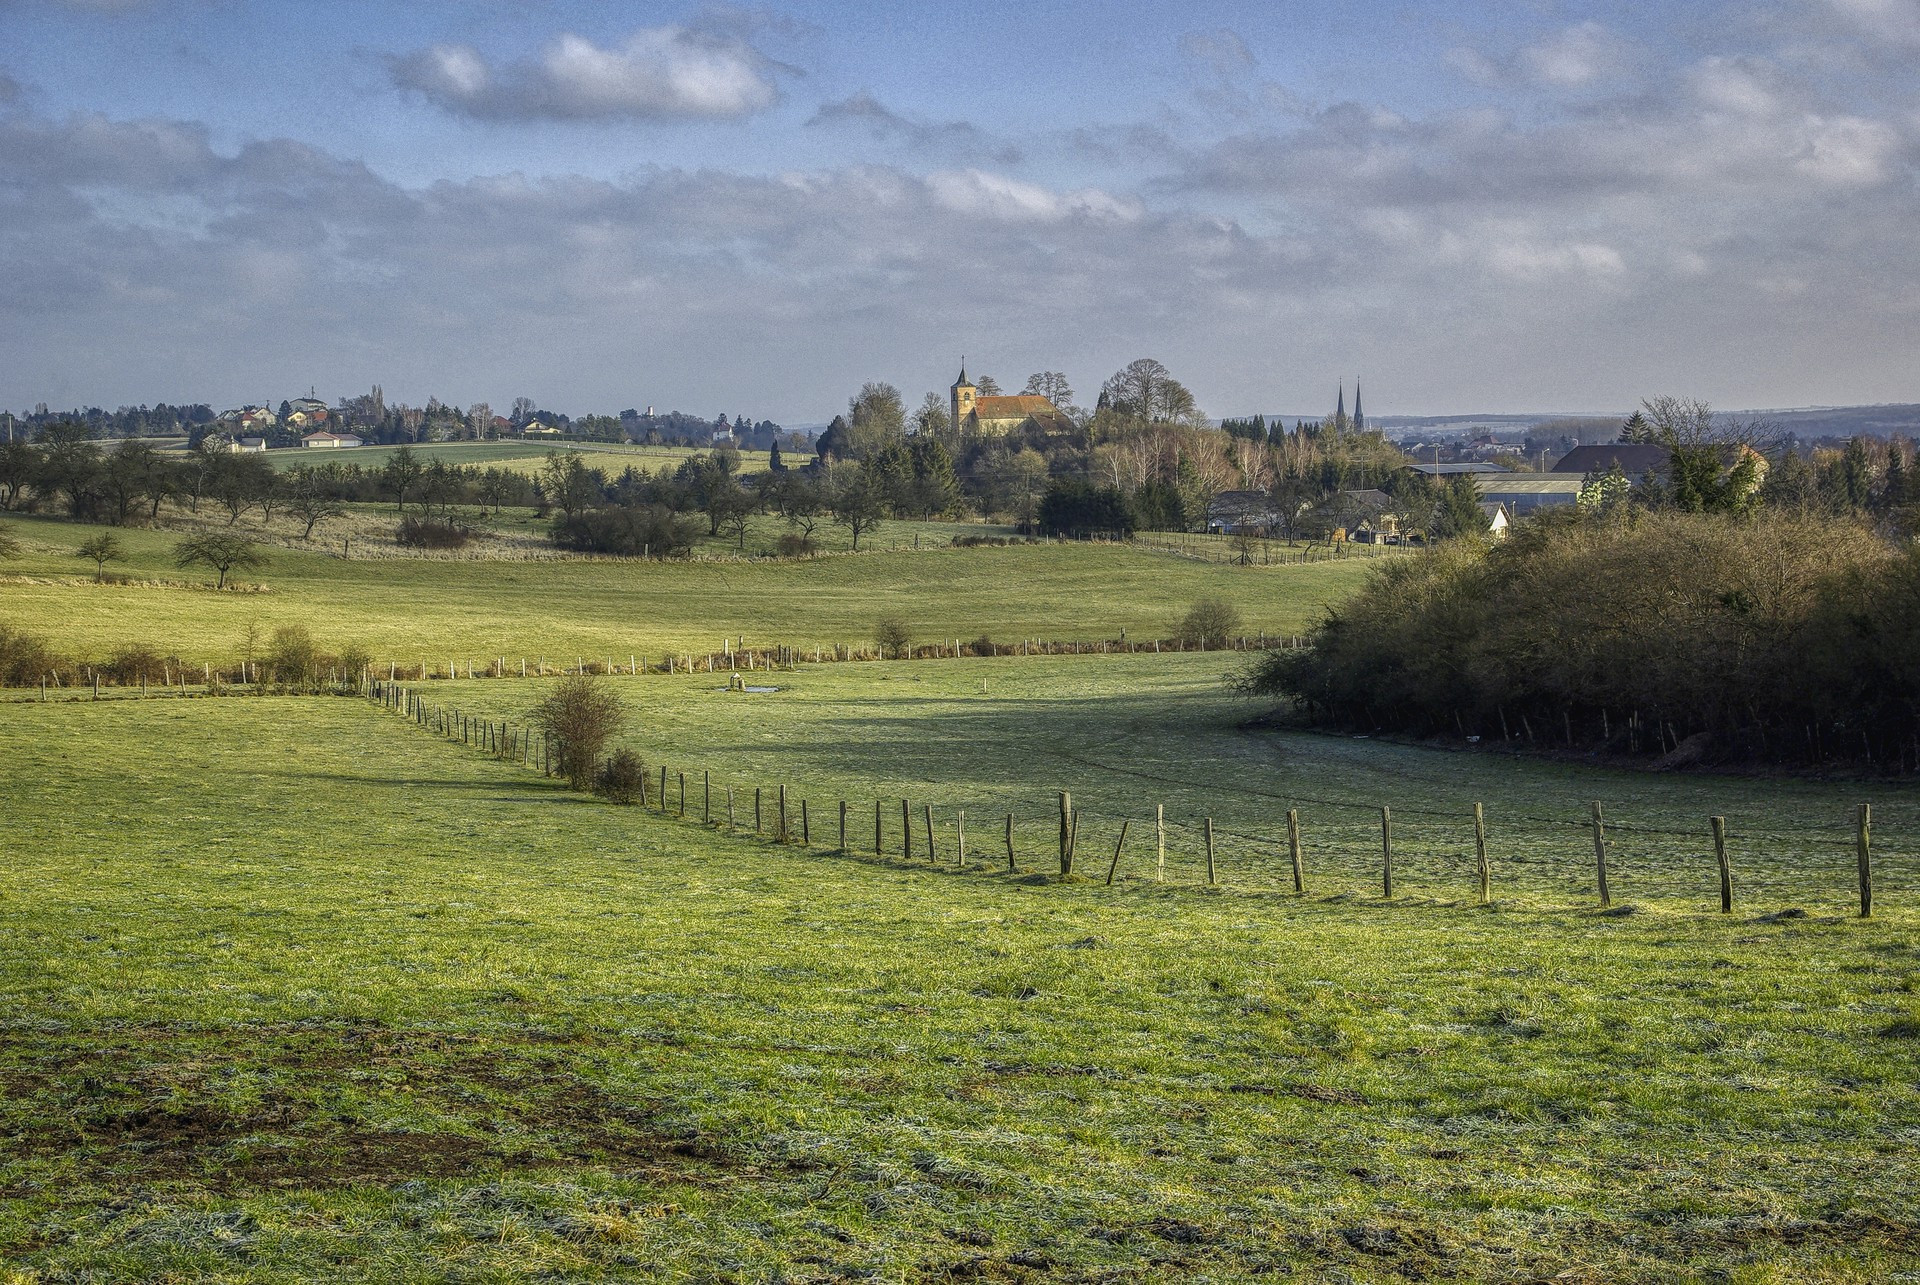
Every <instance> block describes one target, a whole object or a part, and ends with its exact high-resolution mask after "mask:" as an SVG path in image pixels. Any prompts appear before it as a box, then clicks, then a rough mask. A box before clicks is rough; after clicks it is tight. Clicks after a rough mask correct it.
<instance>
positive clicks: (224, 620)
mask: <svg viewBox="0 0 1920 1285" xmlns="http://www.w3.org/2000/svg"><path fill="white" fill-rule="evenodd" d="M8 523H9V525H10V526H11V527H12V528H13V530H14V531H15V532H16V534H17V535H18V536H19V538H20V540H21V543H22V544H23V546H24V549H25V552H24V556H23V557H21V558H20V559H18V560H16V561H12V562H9V563H6V564H4V567H3V568H0V621H5V622H7V623H9V624H12V625H14V626H15V627H17V628H23V629H27V630H30V631H33V632H35V633H38V634H41V635H43V636H45V637H46V638H47V639H48V640H49V642H50V643H51V644H52V645H53V646H54V647H55V648H56V649H57V650H59V651H62V652H67V653H75V654H79V655H83V656H89V657H95V658H105V657H106V656H108V655H110V654H111V653H112V652H113V651H114V650H115V649H116V648H119V647H122V646H125V645H127V644H129V643H142V644H146V645H149V646H151V647H153V648H155V649H156V650H158V651H160V652H161V653H163V654H177V655H179V656H180V657H182V658H183V659H184V660H186V661H187V662H188V663H189V664H195V665H198V664H202V663H209V662H211V663H222V662H225V663H231V662H233V661H234V660H236V659H238V658H239V657H240V655H241V654H242V651H243V649H244V647H245V640H246V637H247V635H248V632H249V630H250V629H251V630H253V631H254V632H255V634H256V635H257V636H258V637H259V638H260V639H262V640H264V639H265V638H266V637H268V636H270V635H271V634H272V632H273V630H274V629H276V628H278V627H280V626H282V625H294V624H297V625H304V626H306V627H308V628H309V629H311V631H312V632H313V634H314V636H315V638H316V639H317V640H318V641H319V642H320V643H321V644H322V645H323V646H327V647H332V648H340V647H344V646H346V645H348V644H350V643H356V644H358V645H360V646H363V647H365V648H367V649H368V650H369V651H370V652H371V653H372V654H373V655H374V656H375V657H377V658H379V659H381V660H389V659H391V660H396V661H401V662H409V663H419V662H420V660H422V659H423V658H424V659H427V660H429V661H430V662H431V663H432V664H434V665H441V664H444V663H446V662H447V661H448V660H450V659H451V660H455V661H459V662H464V661H469V660H470V661H473V662H475V663H485V662H486V661H487V660H489V659H491V658H492V657H496V656H507V657H510V658H512V659H513V660H515V661H517V660H518V659H519V658H521V657H525V658H526V659H527V660H528V661H529V662H533V661H537V660H539V659H540V658H541V657H545V658H547V659H548V660H550V661H552V662H554V663H556V664H558V663H571V661H573V660H574V659H575V658H576V657H578V656H581V655H585V656H601V657H605V656H618V657H621V658H622V659H623V660H624V658H626V657H627V656H630V655H632V654H634V653H639V654H641V655H650V656H654V657H656V658H657V657H659V656H662V655H664V654H665V653H666V652H668V651H687V650H701V651H704V650H706V649H707V648H711V647H718V646H719V645H720V641H721V639H722V638H724V637H727V636H740V635H745V636H746V637H747V639H748V640H749V642H750V643H751V644H753V645H768V644H772V643H776V642H780V643H787V644H790V645H794V646H804V647H814V646H827V645H831V644H835V643H843V644H844V643H854V644H859V645H863V646H864V645H867V644H868V643H870V642H871V641H872V638H873V633H874V626H875V623H876V622H877V621H878V620H879V618H880V617H882V616H883V615H890V614H891V615H898V616H900V617H901V618H902V619H904V620H905V621H907V622H908V624H909V626H910V628H911V630H912V632H913V633H914V635H915V637H916V639H917V640H919V641H921V642H933V641H938V640H947V641H951V640H952V639H953V638H956V637H960V638H966V639H973V638H976V637H978V636H980V635H981V634H983V633H984V634H989V635H991V636H992V637H994V638H996V639H999V640H1003V641H1006V640H1018V639H1020V638H1045V639H1075V638H1078V639H1090V638H1112V637H1117V636H1118V635H1119V634H1120V632H1121V631H1122V630H1125V631H1127V632H1128V633H1129V634H1131V635H1133V636H1135V637H1162V636H1167V635H1168V634H1169V633H1170V631H1171V630H1172V629H1173V627H1174V625H1175V623H1176V622H1177V621H1178V620H1179V618H1180V617H1181V616H1182V615H1183V614H1185V612H1186V611H1187V609H1188V607H1189V606H1190V605H1191V604H1192V603H1193V601H1194V600H1195V599H1198V598H1203V597H1219V598H1224V599H1227V600H1228V601H1230V602H1233V603H1235V604H1236V605H1237V606H1238V608H1239V610H1240V612H1241V614H1242V616H1243V617H1244V620H1245V624H1246V628H1247V630H1248V631H1249V632H1254V631H1258V630H1266V631H1267V632H1269V633H1298V632H1304V630H1305V629H1306V628H1307V627H1308V626H1309V625H1310V624H1311V623H1312V622H1313V621H1314V620H1315V619H1317V618H1318V616H1319V615H1320V613H1321V612H1322V611H1323V610H1324V609H1325V608H1326V606H1327V605H1328V604H1330V603H1333V602H1336V601H1339V600H1340V599H1341V598H1344V597H1345V596H1346V595H1347V594H1348V593H1350V592H1351V591H1352V589H1353V588H1354V586H1356V585H1357V584H1358V583H1359V582H1360V579H1361V578H1362V577H1363V576H1364V575H1365V574H1366V567H1367V563H1366V562H1365V561H1364V560H1352V561H1343V562H1335V563H1320V564H1314V565H1307V566H1285V567H1281V566H1274V567H1236V566H1229V565H1208V564H1201V563H1195V562H1191V561H1188V560H1184V559H1179V558H1175V557H1172V556H1170V555H1167V554H1162V553H1155V552H1149V551H1141V550H1135V549H1129V548H1125V547H1114V546H1094V545H1072V544H1039V545H1022V546H1018V547H1012V548H977V549H956V548H952V547H923V548H921V549H919V550H915V549H913V548H912V547H911V540H912V538H913V537H915V536H924V537H925V539H924V541H923V544H924V545H925V546H932V545H934V544H935V543H936V541H938V542H941V543H945V544H947V545H949V546H950V542H951V539H952V536H953V534H955V533H956V532H955V531H954V530H945V531H942V530H939V529H938V528H939V527H940V526H943V525H944V526H947V527H951V526H953V524H920V523H905V522H896V523H888V524H887V526H886V527H885V528H883V533H884V532H892V533H894V534H895V536H896V538H899V539H902V540H904V541H905V542H906V544H907V547H900V548H894V549H891V550H880V551H875V552H873V553H866V552H863V553H861V554H860V555H858V556H849V557H827V558H821V559H815V560H810V561H801V562H793V561H787V562H775V561H754V562H705V561H694V562H691V563H648V562H639V561H627V560H595V561H587V560H573V561H548V562H541V561H511V560H498V561H477V560H464V561H463V560H453V561H448V560H437V559H432V558H369V559H361V558H341V557H338V556H336V553H337V550H335V551H334V552H328V551H325V549H324V546H322V547H316V548H313V549H281V548H275V549H273V550H271V551H270V552H271V556H272V559H273V561H272V563H271V564H270V565H269V566H267V567H266V568H264V569H262V570H259V571H256V572H251V573H248V575H247V577H246V579H247V580H248V581H250V582H253V583H255V584H258V585H260V586H262V587H263V588H264V590H265V591H264V592H257V593H256V592H241V593H214V592H211V591H210V590H209V589H208V588H206V587H203V586H202V584H201V582H202V581H203V580H204V581H205V583H206V584H207V585H210V584H211V582H212V577H211V576H210V575H207V576H202V575H201V573H199V572H197V571H196V572H191V573H186V572H181V571H179V570H177V569H175V568H174V567H173V565H172V561H171V550H172V548H173V544H174V542H175V541H176V540H177V539H178V534H177V533H174V532H168V531H164V530H151V529H144V528H127V529H123V530H117V531H115V532H114V534H115V535H116V536H118V538H119V539H120V541H121V542H122V544H123V545H124V546H125V547H126V549H127V554H128V556H127V560H126V561H124V562H121V563H116V564H114V566H113V567H112V570H113V571H114V572H115V573H116V575H119V576H123V577H126V578H128V579H129V580H130V581H131V582H130V583H126V584H95V583H93V582H92V570H93V568H92V564H91V563H88V562H84V561H83V560H81V559H80V558H78V557H76V556H75V550H76V549H78V547H79V546H80V544H81V543H82V542H83V541H85V540H86V539H88V538H89V537H90V536H93V535H96V534H98V533H99V532H100V531H101V530H102V528H99V527H91V526H82V525H77V524H73V523H67V522H58V521H53V520H50V519H43V518H20V517H13V518H9V519H8ZM162 582H164V583H162Z"/></svg>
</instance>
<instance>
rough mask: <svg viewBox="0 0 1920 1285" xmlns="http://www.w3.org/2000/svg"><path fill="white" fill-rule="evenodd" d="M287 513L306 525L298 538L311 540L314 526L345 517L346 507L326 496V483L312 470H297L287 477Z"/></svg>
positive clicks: (330, 496)
mask: <svg viewBox="0 0 1920 1285" xmlns="http://www.w3.org/2000/svg"><path fill="white" fill-rule="evenodd" d="M287 512H288V513H291V514H292V515H293V516H294V517H295V518H297V519H298V520H299V521H301V522H303V523H305V524H306V525H305V529H304V530H302V531H301V532H300V538H301V539H302V540H311V539H313V529H314V528H315V527H316V526H318V525H320V524H321V523H322V522H327V521H331V520H332V519H334V518H339V517H345V516H346V513H347V506H346V505H344V504H342V503H340V501H338V500H336V499H334V498H333V496H332V495H330V494H328V492H327V486H326V483H325V482H324V481H322V480H321V478H320V476H319V475H318V474H317V473H315V472H314V471H313V470H312V469H309V468H297V469H295V470H293V472H292V473H291V474H289V475H288V476H287Z"/></svg>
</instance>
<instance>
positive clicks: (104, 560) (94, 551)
mask: <svg viewBox="0 0 1920 1285" xmlns="http://www.w3.org/2000/svg"><path fill="white" fill-rule="evenodd" d="M74 554H75V556H77V557H82V558H86V559H87V560H88V561H90V562H92V563H93V578H94V579H95V580H96V581H99V580H105V579H106V578H107V564H108V563H109V562H124V561H126V558H127V551H126V548H125V546H123V545H122V544H121V543H120V538H119V537H118V536H116V535H114V534H113V533H111V532H109V531H102V532H101V533H100V534H99V535H96V536H94V537H93V538H91V539H89V540H87V541H86V542H85V543H83V544H81V546H80V547H79V548H78V549H75V550H74Z"/></svg>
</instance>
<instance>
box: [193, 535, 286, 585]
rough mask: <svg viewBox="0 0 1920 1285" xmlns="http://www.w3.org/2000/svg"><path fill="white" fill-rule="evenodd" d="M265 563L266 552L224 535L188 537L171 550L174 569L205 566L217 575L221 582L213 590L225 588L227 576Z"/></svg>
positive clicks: (251, 543) (246, 541) (239, 539)
mask: <svg viewBox="0 0 1920 1285" xmlns="http://www.w3.org/2000/svg"><path fill="white" fill-rule="evenodd" d="M268 561H269V558H268V557H267V552H266V550H264V549H262V548H261V547H260V546H259V545H257V544H255V543H254V542H253V541H251V540H249V539H247V538H246V537H245V536H241V535H233V534H230V533H228V532H225V531H214V532H209V533H208V534H206V535H195V536H188V537H187V538H186V539H184V540H182V541H180V543H178V544H176V545H174V546H173V562H174V565H175V566H177V567H194V566H204V567H209V568H211V569H212V570H214V571H217V572H219V573H220V578H219V580H218V582H217V583H216V584H215V585H214V587H215V588H216V589H224V588H226V587H227V573H229V572H231V571H251V570H253V569H254V568H255V567H264V566H266V565H267V563H268Z"/></svg>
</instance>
